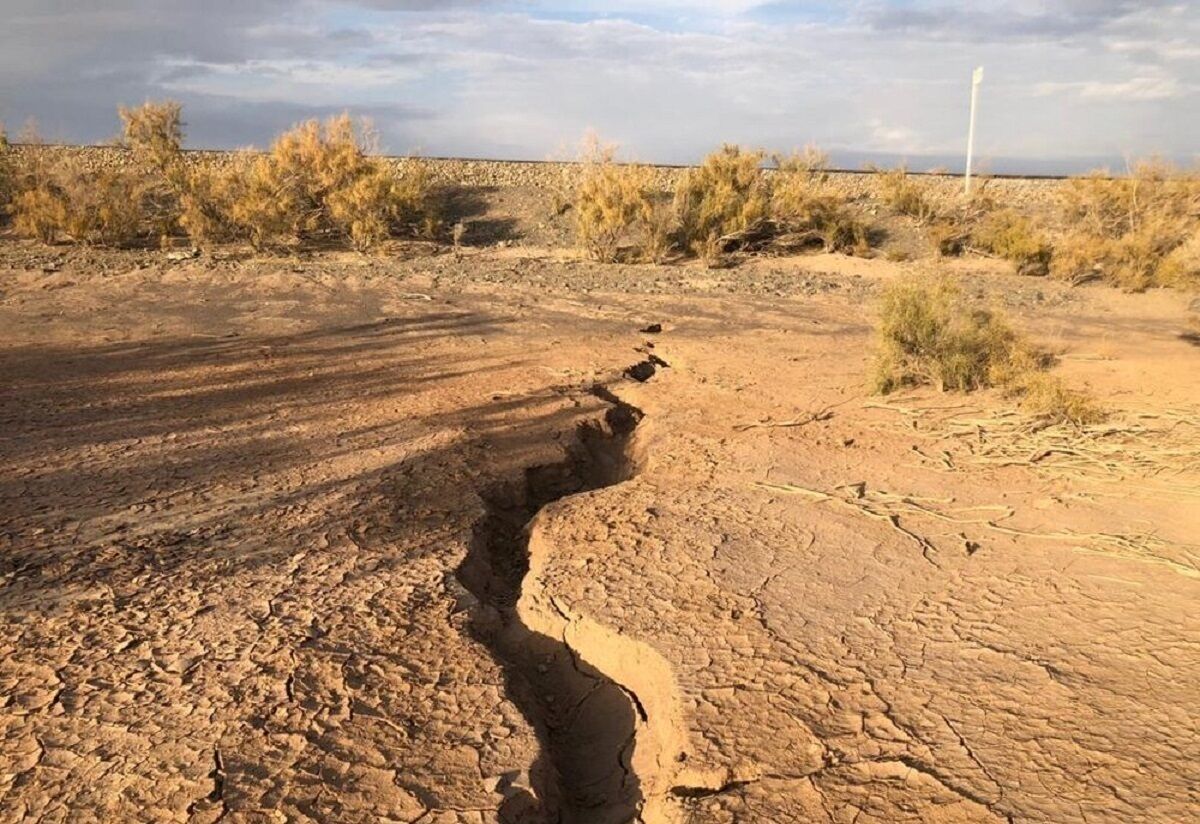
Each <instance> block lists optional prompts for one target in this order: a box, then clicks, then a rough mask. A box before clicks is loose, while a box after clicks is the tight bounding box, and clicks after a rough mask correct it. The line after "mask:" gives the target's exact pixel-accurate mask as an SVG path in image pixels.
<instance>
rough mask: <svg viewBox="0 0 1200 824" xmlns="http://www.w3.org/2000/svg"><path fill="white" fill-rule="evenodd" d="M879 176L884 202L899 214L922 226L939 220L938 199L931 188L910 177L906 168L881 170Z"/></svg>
mask: <svg viewBox="0 0 1200 824" xmlns="http://www.w3.org/2000/svg"><path fill="white" fill-rule="evenodd" d="M877 174H878V175H879V188H880V195H881V197H882V198H883V202H884V203H885V204H887V206H889V207H890V208H891V209H892V210H893V211H895V212H896V213H897V214H901V215H907V216H908V217H911V218H913V219H914V220H916V221H917V222H918V223H921V224H926V223H929V222H930V221H932V220H934V219H935V218H937V216H938V208H937V204H936V198H934V196H933V194H932V193H931V192H930V190H929V187H928V186H927V185H925V183H924V182H923V181H919V180H917V179H916V178H914V177H912V176H911V175H909V173H908V170H907V169H906V168H904V167H903V166H900V167H898V168H896V169H888V170H881V171H879V172H877Z"/></svg>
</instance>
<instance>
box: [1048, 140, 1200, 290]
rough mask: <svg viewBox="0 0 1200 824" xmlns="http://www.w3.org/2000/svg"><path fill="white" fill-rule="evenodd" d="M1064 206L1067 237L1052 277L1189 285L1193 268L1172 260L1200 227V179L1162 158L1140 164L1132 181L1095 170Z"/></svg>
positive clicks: (1131, 285)
mask: <svg viewBox="0 0 1200 824" xmlns="http://www.w3.org/2000/svg"><path fill="white" fill-rule="evenodd" d="M1061 207H1062V216H1063V220H1064V223H1065V224H1066V225H1067V226H1068V230H1067V233H1066V235H1065V237H1064V238H1063V240H1062V241H1061V242H1060V243H1059V245H1058V247H1057V249H1056V251H1055V255H1054V259H1053V262H1052V265H1051V272H1052V274H1054V275H1056V276H1058V277H1063V278H1068V279H1076V278H1079V277H1081V276H1086V275H1089V274H1096V275H1099V276H1100V277H1102V278H1104V279H1105V280H1106V281H1108V282H1110V283H1112V284H1114V285H1116V286H1120V287H1122V288H1125V289H1131V290H1142V289H1146V288H1149V287H1152V286H1162V285H1170V284H1179V283H1181V280H1180V278H1181V277H1183V278H1184V281H1182V282H1185V281H1186V277H1184V273H1185V270H1186V266H1183V267H1182V268H1181V266H1180V257H1183V258H1186V255H1187V252H1186V251H1185V252H1182V253H1180V256H1177V257H1175V258H1172V255H1173V254H1174V253H1175V250H1176V249H1178V248H1180V247H1183V246H1184V245H1185V244H1187V243H1188V242H1189V240H1190V239H1191V238H1192V237H1193V236H1194V235H1195V233H1196V231H1197V230H1198V228H1200V177H1198V176H1197V175H1195V174H1184V173H1182V172H1180V171H1179V170H1178V169H1175V168H1174V167H1172V166H1170V165H1167V164H1165V163H1161V162H1158V161H1146V162H1141V163H1137V164H1135V165H1134V167H1133V168H1132V169H1131V171H1130V173H1129V174H1128V175H1127V176H1125V177H1119V178H1109V177H1107V176H1105V175H1104V174H1103V173H1093V174H1091V175H1087V176H1085V177H1082V178H1076V179H1074V180H1072V181H1070V182H1069V183H1068V184H1067V185H1066V186H1065V187H1064V189H1063V192H1062V195H1061Z"/></svg>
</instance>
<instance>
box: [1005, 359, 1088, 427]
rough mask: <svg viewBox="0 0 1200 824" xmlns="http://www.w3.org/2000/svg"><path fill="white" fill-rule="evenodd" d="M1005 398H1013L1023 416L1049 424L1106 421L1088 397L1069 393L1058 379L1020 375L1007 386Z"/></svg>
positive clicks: (1037, 373) (1028, 372)
mask: <svg viewBox="0 0 1200 824" xmlns="http://www.w3.org/2000/svg"><path fill="white" fill-rule="evenodd" d="M1006 394H1007V395H1009V396H1010V397H1013V398H1016V400H1017V403H1018V405H1019V406H1020V407H1021V409H1023V410H1024V411H1025V412H1026V413H1028V414H1029V415H1031V416H1033V417H1034V418H1037V419H1038V420H1039V421H1043V422H1045V423H1049V424H1071V425H1073V426H1087V425H1089V424H1095V423H1100V422H1101V421H1103V420H1104V419H1105V418H1106V417H1107V415H1106V414H1105V411H1104V409H1103V408H1102V407H1101V406H1100V405H1099V404H1098V403H1097V402H1096V400H1095V398H1093V397H1092V396H1091V395H1089V394H1088V393H1086V392H1083V391H1080V390H1078V389H1071V388H1070V387H1068V386H1066V384H1064V383H1063V382H1062V380H1061V379H1060V378H1058V377H1057V376H1055V375H1047V374H1046V373H1045V372H1040V371H1034V370H1026V371H1023V372H1021V373H1020V374H1018V375H1016V376H1014V377H1013V379H1012V380H1011V381H1009V382H1008V383H1007V385H1006Z"/></svg>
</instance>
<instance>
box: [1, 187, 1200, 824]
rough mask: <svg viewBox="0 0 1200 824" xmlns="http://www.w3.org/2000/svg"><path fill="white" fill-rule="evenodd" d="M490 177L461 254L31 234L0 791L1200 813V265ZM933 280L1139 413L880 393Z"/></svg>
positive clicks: (1151, 816) (60, 802) (137, 799)
mask: <svg viewBox="0 0 1200 824" xmlns="http://www.w3.org/2000/svg"><path fill="white" fill-rule="evenodd" d="M477 197H478V198H479V203H478V204H476V206H475V209H476V213H475V214H474V215H473V216H472V217H471V218H470V220H469V222H468V232H467V236H466V238H467V245H466V246H465V247H464V248H462V249H459V250H451V249H449V248H445V247H436V246H432V245H423V244H411V245H409V246H407V247H406V248H404V249H401V250H396V249H391V250H388V251H386V252H385V253H382V254H378V255H374V256H362V255H357V254H350V253H339V252H314V253H305V254H302V255H296V256H290V257H286V256H270V255H255V254H252V253H250V252H249V251H236V252H234V251H226V252H223V253H220V254H212V253H208V252H205V253H202V254H200V255H198V256H196V257H189V256H187V255H174V256H171V257H169V256H168V255H167V254H165V253H163V252H158V251H126V252H119V251H101V250H90V249H86V248H65V247H63V248H55V247H50V248H47V247H42V246H38V245H36V244H32V243H28V242H21V241H16V240H12V239H6V240H2V241H0V330H3V336H2V340H0V821H3V822H33V821H37V822H86V821H94V822H111V821H154V822H165V821H181V822H184V821H186V822H197V823H199V822H215V821H227V822H284V821H297V822H300V821H346V822H374V821H386V822H410V823H411V824H417V823H418V822H420V824H432V822H439V823H440V824H449V822H462V823H463V824H482V822H528V824H541V822H557V821H561V822H585V823H586V824H592V823H593V822H595V824H609V823H610V822H611V824H619V823H620V822H627V821H634V820H639V821H644V822H646V823H647V824H658V822H793V821H795V822H804V821H813V822H838V824H850V822H858V823H859V824H868V822H877V823H878V824H887V823H889V822H899V821H927V822H992V821H996V822H1016V821H1048V822H1183V821H1189V820H1195V819H1196V818H1197V815H1198V812H1197V811H1198V810H1200V790H1198V789H1197V788H1198V787H1200V732H1198V731H1197V718H1198V717H1200V691H1198V689H1197V686H1196V685H1197V684H1200V615H1198V613H1197V610H1196V603H1197V598H1198V597H1200V571H1198V566H1197V564H1198V562H1200V543H1198V539H1197V537H1196V536H1197V525H1198V524H1200V451H1198V447H1200V417H1198V412H1200V370H1198V369H1197V368H1196V363H1197V357H1200V350H1198V349H1197V348H1196V347H1195V345H1194V343H1193V342H1192V341H1190V340H1189V339H1188V338H1187V337H1186V336H1185V335H1181V332H1183V331H1184V330H1185V329H1187V324H1188V318H1189V314H1190V312H1191V310H1190V309H1189V296H1187V295H1186V294H1184V293H1180V292H1171V291H1165V290H1159V291H1152V292H1149V293H1146V294H1136V295H1135V294H1125V293H1122V292H1119V291H1117V290H1114V289H1112V288H1109V287H1106V286H1100V285H1096V284H1089V285H1084V286H1080V287H1076V288H1073V287H1071V286H1070V285H1068V284H1066V283H1062V282H1057V281H1050V280H1047V279H1039V278H1028V277H1026V278H1018V277H1016V276H1015V275H1012V274H1011V273H1010V272H1009V267H1007V266H1006V265H1004V264H1003V263H1001V262H998V261H989V260H982V259H970V258H968V259H963V260H958V261H935V260H933V259H929V258H922V259H917V260H915V261H911V262H893V261H889V260H885V259H883V258H882V257H880V258H875V259H870V260H864V259H856V258H848V257H844V256H840V255H813V256H802V257H783V258H764V259H754V260H750V261H747V262H745V263H743V264H742V265H741V266H739V267H737V268H733V269H727V270H709V269H706V268H705V267H704V266H702V265H701V264H699V263H696V262H690V263H685V264H677V265H668V266H652V265H618V264H613V265H603V264H597V263H591V262H587V261H584V260H582V259H581V258H580V257H579V255H578V254H577V253H575V252H573V251H571V250H570V249H567V248H565V244H564V243H563V242H561V241H562V238H561V236H560V234H561V233H559V229H558V228H556V224H554V222H553V221H545V220H542V219H540V218H534V217H530V215H532V214H535V213H538V214H540V212H538V211H537V210H529V209H526V210H524V211H522V208H518V207H519V206H520V205H521V204H523V203H526V202H527V201H528V200H529V198H532V197H535V195H534V194H531V193H530V191H529V190H526V189H520V188H511V187H510V188H500V187H487V188H483V189H481V190H480V194H479V195H478V196H477ZM514 204H516V205H514ZM497 241H499V242H497ZM932 268H939V269H947V270H951V271H952V272H953V273H954V274H955V275H956V276H957V277H958V278H959V279H960V280H961V282H962V283H963V284H965V287H966V288H967V289H968V290H969V291H971V292H972V293H974V294H978V295H980V296H982V297H983V298H984V299H985V300H988V301H990V302H993V303H995V304H997V305H999V306H1002V307H1003V308H1004V309H1005V311H1006V312H1007V313H1008V314H1009V316H1010V317H1011V318H1013V320H1014V322H1015V323H1017V324H1018V325H1019V326H1020V327H1021V328H1022V329H1023V330H1024V331H1025V332H1027V333H1028V334H1029V335H1030V337H1031V338H1033V339H1035V340H1037V341H1039V342H1040V343H1041V344H1043V345H1045V346H1046V347H1047V348H1049V349H1050V350H1051V351H1053V352H1054V353H1055V355H1056V356H1057V358H1058V361H1059V366H1058V371H1059V372H1060V373H1061V374H1063V375H1065V376H1067V377H1069V378H1070V379H1071V380H1072V381H1073V382H1075V383H1076V384H1079V385H1084V386H1087V387H1089V388H1090V389H1091V391H1092V392H1093V393H1094V394H1095V395H1097V396H1098V397H1101V398H1103V399H1104V402H1105V403H1106V404H1107V405H1108V406H1109V408H1110V409H1111V410H1112V413H1113V414H1112V416H1111V417H1110V419H1109V420H1108V421H1107V422H1105V423H1103V424H1098V425H1095V426H1090V427H1085V428H1083V429H1082V430H1079V429H1069V428H1062V427H1040V426H1037V425H1032V424H1031V423H1030V422H1029V421H1028V420H1026V419H1025V418H1024V417H1023V416H1022V414H1021V413H1020V412H1018V411H1016V410H1015V409H1014V408H1013V407H1012V405H1011V404H1010V403H1009V402H1007V401H1006V399H1004V398H1003V397H1001V396H1000V394H998V393H996V392H992V391H983V392H975V393H971V394H966V395H963V394H949V393H945V394H943V393H938V392H935V391H933V390H930V389H922V390H915V391H910V392H905V393H900V394H896V395H890V396H887V397H885V398H881V397H878V396H875V395H873V394H871V393H870V391H869V390H868V388H867V386H866V381H865V378H864V375H865V372H866V368H867V363H868V360H869V358H870V355H871V350H872V323H873V311H874V309H873V306H874V298H875V296H876V295H877V294H878V292H879V290H880V288H881V287H882V285H883V284H886V283H888V282H889V281H890V280H892V279H894V278H896V277H898V276H899V275H901V274H904V273H908V272H914V271H924V270H928V269H932Z"/></svg>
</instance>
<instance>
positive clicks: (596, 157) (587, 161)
mask: <svg viewBox="0 0 1200 824" xmlns="http://www.w3.org/2000/svg"><path fill="white" fill-rule="evenodd" d="M587 152H588V155H587V156H585V158H584V165H583V171H582V174H581V176H580V179H579V183H578V186H577V189H576V194H575V228H576V231H577V232H578V235H579V240H580V243H581V244H582V245H583V247H584V248H585V249H586V250H587V252H588V254H589V255H590V256H591V257H592V258H594V259H595V260H599V261H604V262H612V261H615V260H618V259H620V258H622V257H625V256H627V255H628V254H629V252H633V253H634V254H635V255H636V256H637V257H640V258H643V259H646V260H650V261H654V262H658V261H661V260H662V259H663V258H664V257H665V256H666V255H667V253H668V252H669V251H670V249H671V247H672V245H673V241H672V235H673V232H674V229H675V225H674V215H673V214H672V212H671V209H670V208H669V205H668V204H665V203H663V202H662V199H661V198H660V197H659V196H658V192H657V191H656V189H655V185H654V173H653V170H652V169H650V168H649V167H646V166H634V165H621V164H618V163H616V162H615V161H614V156H615V147H613V146H603V145H601V144H600V143H598V142H594V143H593V145H592V146H591V147H590V148H588V149H587Z"/></svg>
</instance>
